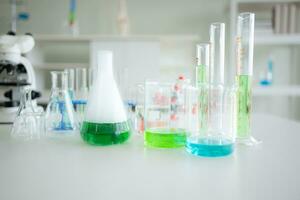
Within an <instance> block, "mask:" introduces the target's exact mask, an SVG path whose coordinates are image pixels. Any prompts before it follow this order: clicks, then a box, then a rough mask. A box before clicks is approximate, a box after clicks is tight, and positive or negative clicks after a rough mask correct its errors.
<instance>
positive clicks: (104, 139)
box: [80, 121, 130, 146]
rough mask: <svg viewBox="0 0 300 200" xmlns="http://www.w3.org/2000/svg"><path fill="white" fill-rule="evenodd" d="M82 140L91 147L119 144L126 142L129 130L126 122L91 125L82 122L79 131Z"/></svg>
mask: <svg viewBox="0 0 300 200" xmlns="http://www.w3.org/2000/svg"><path fill="white" fill-rule="evenodd" d="M80 134H81V137H82V139H83V140H84V141H85V142H87V143H89V144H92V145H100V146H105V145H112V144H120V143H123V142H125V141H126V140H128V138H129V136H130V128H129V125H128V123H127V122H120V123H91V122H86V121H84V122H83V124H82V127H81V130H80Z"/></svg>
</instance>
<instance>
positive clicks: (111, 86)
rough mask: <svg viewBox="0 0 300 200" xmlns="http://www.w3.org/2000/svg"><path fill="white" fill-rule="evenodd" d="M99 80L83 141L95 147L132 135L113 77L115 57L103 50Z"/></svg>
mask: <svg viewBox="0 0 300 200" xmlns="http://www.w3.org/2000/svg"><path fill="white" fill-rule="evenodd" d="M94 73H96V74H95V76H94V77H95V80H94V82H93V84H92V87H91V89H90V91H89V97H88V101H87V107H86V112H85V117H84V120H83V123H82V127H81V130H80V133H81V137H82V139H83V140H84V141H85V142H87V143H89V144H92V145H101V146H103V145H112V144H119V143H123V142H125V141H126V140H128V138H129V136H130V132H131V131H130V127H129V123H128V121H127V116H126V112H125V109H124V104H123V101H122V98H121V95H120V92H119V89H118V86H117V83H116V81H115V79H114V76H113V54H112V52H111V51H99V52H98V55H97V69H96V70H95V72H94Z"/></svg>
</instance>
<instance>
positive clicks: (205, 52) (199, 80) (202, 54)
mask: <svg viewBox="0 0 300 200" xmlns="http://www.w3.org/2000/svg"><path fill="white" fill-rule="evenodd" d="M209 52H210V44H209V43H201V44H198V45H197V67H196V87H197V88H198V89H199V97H198V98H199V102H200V103H199V104H198V110H199V116H198V120H199V131H200V132H201V133H205V132H206V131H207V122H208V78H209V60H210V57H209V55H210V54H209Z"/></svg>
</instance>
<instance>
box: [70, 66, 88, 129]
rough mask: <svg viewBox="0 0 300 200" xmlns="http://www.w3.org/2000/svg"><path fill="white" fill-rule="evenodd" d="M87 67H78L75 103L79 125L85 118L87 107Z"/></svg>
mask: <svg viewBox="0 0 300 200" xmlns="http://www.w3.org/2000/svg"><path fill="white" fill-rule="evenodd" d="M87 84H88V83H87V69H86V68H77V69H76V89H75V98H74V99H73V105H74V108H75V112H76V115H77V120H78V123H79V125H81V124H82V122H83V118H84V112H85V108H86V103H87V98H88V85H87Z"/></svg>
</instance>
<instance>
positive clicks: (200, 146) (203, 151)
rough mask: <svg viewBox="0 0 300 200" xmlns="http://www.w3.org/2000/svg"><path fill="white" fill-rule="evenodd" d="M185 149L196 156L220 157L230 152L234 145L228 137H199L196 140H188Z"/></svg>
mask: <svg viewBox="0 0 300 200" xmlns="http://www.w3.org/2000/svg"><path fill="white" fill-rule="evenodd" d="M186 148H187V151H188V152H189V153H191V154H193V155H196V156H204V157H220V156H227V155H229V154H231V153H232V152H233V150H234V145H233V142H232V141H231V140H228V139H213V138H201V139H198V140H188V141H187V144H186Z"/></svg>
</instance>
